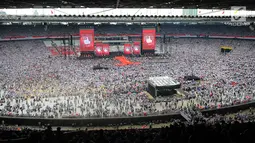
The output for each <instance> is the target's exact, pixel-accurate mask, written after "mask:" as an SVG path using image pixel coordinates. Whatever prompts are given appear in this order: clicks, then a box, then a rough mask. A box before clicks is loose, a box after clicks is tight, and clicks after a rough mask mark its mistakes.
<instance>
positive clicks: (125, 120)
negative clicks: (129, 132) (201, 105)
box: [0, 101, 255, 126]
mask: <svg viewBox="0 0 255 143" xmlns="http://www.w3.org/2000/svg"><path fill="white" fill-rule="evenodd" d="M250 107H255V101H253V102H248V103H242V104H238V105H233V106H228V107H222V108H220V109H208V110H202V111H201V112H202V114H203V115H205V116H207V115H213V114H226V113H233V112H238V111H240V110H243V109H248V108H250ZM170 119H183V117H182V116H181V114H179V113H171V114H166V115H154V116H145V117H122V118H121V117H119V118H117V117H116V118H65V119H44V118H33V117H8V116H2V117H0V120H4V122H5V123H6V124H12V125H15V124H19V125H27V126H37V125H38V123H39V122H40V123H41V124H42V125H43V124H51V125H52V126H72V125H73V124H75V125H76V126H87V125H88V124H92V125H93V126H107V125H114V124H131V123H132V124H139V123H142V122H154V121H161V122H167V121H170Z"/></svg>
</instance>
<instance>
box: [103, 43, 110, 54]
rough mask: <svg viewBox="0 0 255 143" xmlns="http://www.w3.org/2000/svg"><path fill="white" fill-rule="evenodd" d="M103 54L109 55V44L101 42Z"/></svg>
mask: <svg viewBox="0 0 255 143" xmlns="http://www.w3.org/2000/svg"><path fill="white" fill-rule="evenodd" d="M103 54H104V56H109V55H110V46H109V44H103Z"/></svg>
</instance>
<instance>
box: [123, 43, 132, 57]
mask: <svg viewBox="0 0 255 143" xmlns="http://www.w3.org/2000/svg"><path fill="white" fill-rule="evenodd" d="M130 54H132V46H131V44H124V55H130Z"/></svg>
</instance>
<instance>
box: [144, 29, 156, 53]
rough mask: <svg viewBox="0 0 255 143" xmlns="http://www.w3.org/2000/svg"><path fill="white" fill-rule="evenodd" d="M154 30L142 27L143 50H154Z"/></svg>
mask: <svg viewBox="0 0 255 143" xmlns="http://www.w3.org/2000/svg"><path fill="white" fill-rule="evenodd" d="M155 46H156V30H155V29H143V50H155Z"/></svg>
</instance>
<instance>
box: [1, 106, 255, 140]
mask: <svg viewBox="0 0 255 143" xmlns="http://www.w3.org/2000/svg"><path fill="white" fill-rule="evenodd" d="M249 110H250V111H243V112H238V113H235V114H226V115H223V116H222V115H213V116H212V117H209V118H207V119H206V120H196V121H195V122H193V123H192V124H191V123H189V122H183V121H180V120H173V121H172V122H169V123H167V124H166V125H164V126H162V127H160V128H157V127H155V126H154V125H153V124H151V123H148V124H145V125H143V126H141V127H135V126H130V127H129V128H126V129H118V128H117V129H114V130H109V129H104V128H103V127H102V128H101V129H95V130H91V129H89V128H79V129H75V130H67V129H65V128H60V127H57V128H56V129H55V128H53V127H51V126H47V127H46V128H45V129H38V128H30V127H26V128H22V127H14V126H1V127H0V129H1V130H4V132H0V141H1V142H14V143H18V142H19V143H21V142H24V143H30V142H31V143H34V142H42V143H44V142H57V143H60V142H61V143H86V142H88V143H102V142H106V143H108V142H109V143H111V142H116V143H144V142H146V143H156V142H160V143H169V142H172V143H193V142H194V143H202V142H205V141H206V142H210V143H211V142H212V143H214V142H224V143H233V142H234V143H241V142H254V141H255V140H254V137H253V133H254V126H255V124H254V119H255V116H254V109H249ZM144 126H145V127H144ZM17 129H18V130H17Z"/></svg>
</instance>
